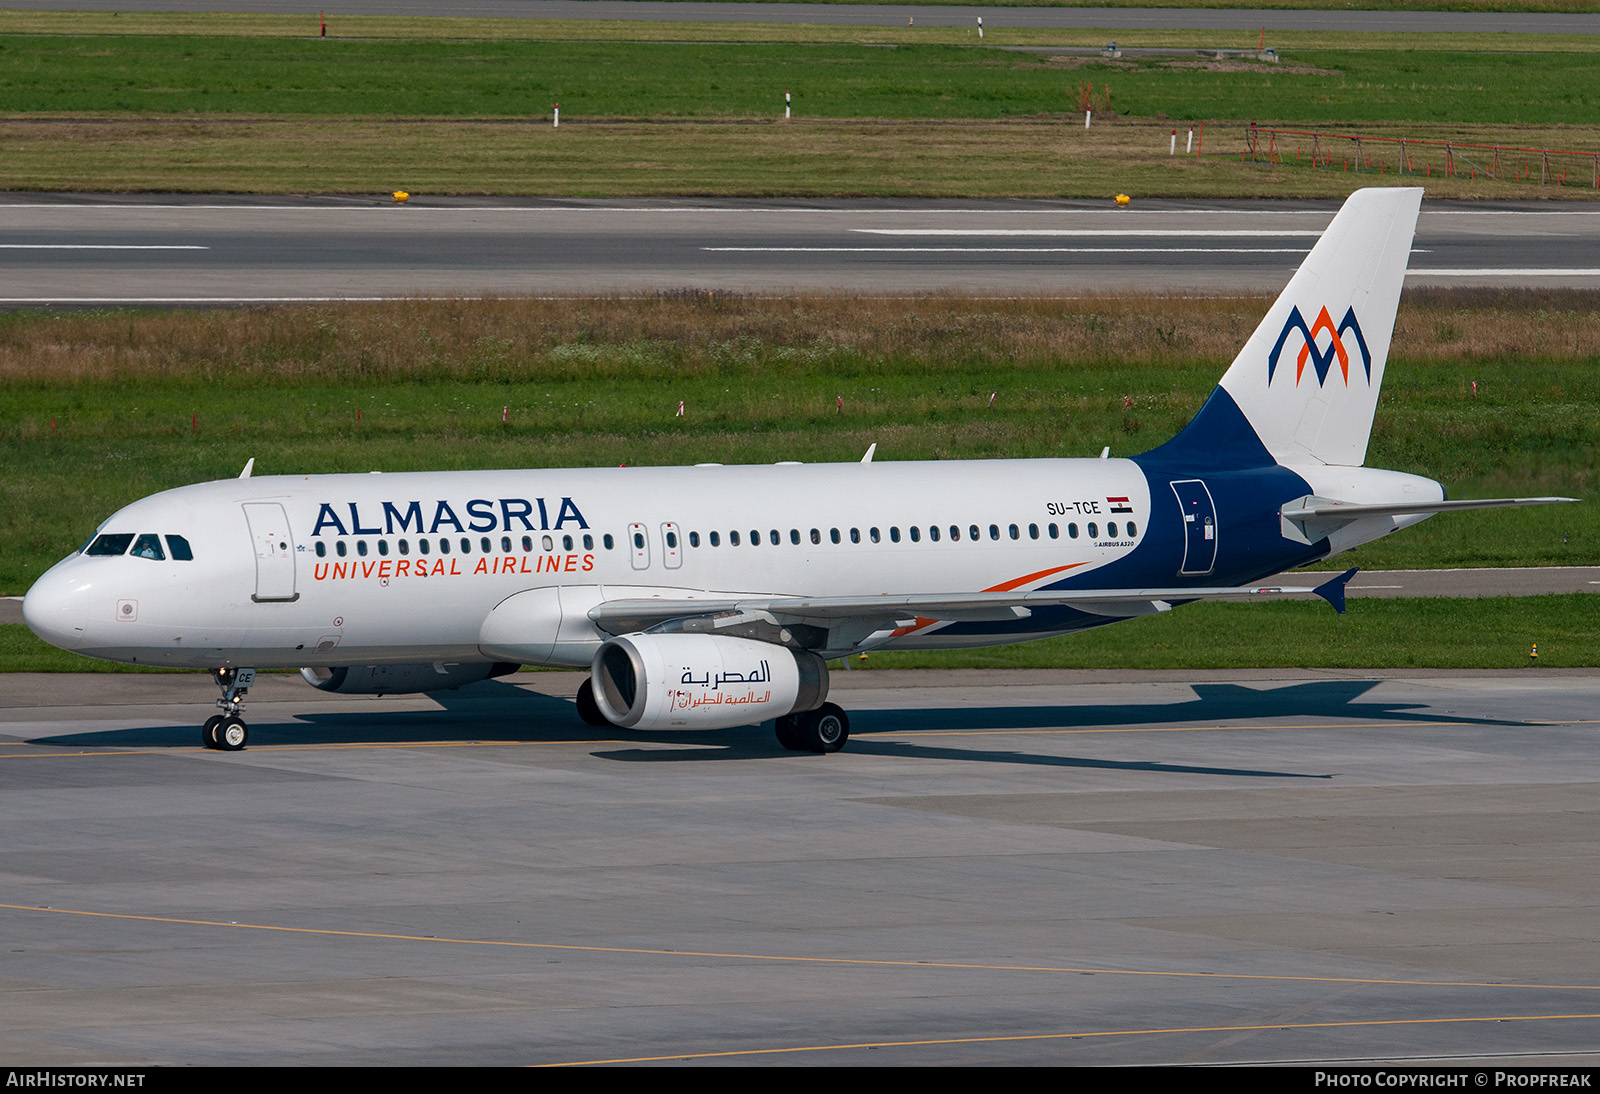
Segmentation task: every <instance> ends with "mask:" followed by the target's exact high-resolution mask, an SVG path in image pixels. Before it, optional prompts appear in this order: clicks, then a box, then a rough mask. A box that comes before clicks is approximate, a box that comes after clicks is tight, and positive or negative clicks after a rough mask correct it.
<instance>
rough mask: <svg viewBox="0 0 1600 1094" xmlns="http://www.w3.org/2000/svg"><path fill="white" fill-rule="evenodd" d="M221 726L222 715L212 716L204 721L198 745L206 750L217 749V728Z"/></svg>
mask: <svg viewBox="0 0 1600 1094" xmlns="http://www.w3.org/2000/svg"><path fill="white" fill-rule="evenodd" d="M221 724H222V715H220V714H213V715H212V716H211V717H209V718H207V719H206V724H205V725H203V726H201V727H200V743H201V744H202V745H204V746H205V747H206V748H217V747H218V745H217V727H218V726H220V725H221Z"/></svg>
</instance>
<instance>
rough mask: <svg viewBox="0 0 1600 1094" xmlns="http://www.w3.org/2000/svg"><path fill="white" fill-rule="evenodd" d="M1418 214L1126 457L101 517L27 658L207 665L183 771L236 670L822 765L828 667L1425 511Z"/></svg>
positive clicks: (1340, 234) (295, 499)
mask: <svg viewBox="0 0 1600 1094" xmlns="http://www.w3.org/2000/svg"><path fill="white" fill-rule="evenodd" d="M1421 199H1422V191H1421V190H1418V189H1370V190H1361V191H1358V192H1357V193H1355V194H1353V195H1352V196H1351V197H1350V198H1349V200H1348V201H1346V202H1345V204H1344V207H1343V208H1342V209H1341V210H1340V212H1339V214H1338V215H1337V216H1336V217H1335V218H1334V220H1333V223H1332V224H1331V225H1329V227H1328V230H1327V231H1326V232H1325V233H1324V234H1323V236H1322V238H1321V239H1320V240H1319V241H1318V243H1317V244H1316V246H1315V247H1314V248H1313V249H1312V251H1311V253H1310V254H1309V255H1308V256H1307V257H1306V260H1305V262H1304V264H1303V265H1302V266H1301V267H1300V269H1299V271H1298V272H1297V273H1296V274H1295V275H1294V277H1293V278H1292V279H1291V280H1290V282H1289V284H1288V287H1287V288H1286V289H1285V290H1284V291H1283V294H1282V295H1281V296H1279V298H1278V299H1277V301H1276V302H1275V303H1274V304H1273V306H1272V308H1271V310H1269V311H1268V312H1267V315H1266V318H1264V319H1263V320H1262V321H1261V325H1260V326H1259V327H1257V328H1256V331H1255V333H1254V334H1253V335H1252V336H1251V337H1250V340H1249V341H1248V342H1247V343H1246V344H1245V347H1244V349H1243V351H1241V352H1240V354H1239V356H1238V358H1237V359H1236V360H1235V361H1234V362H1233V365H1232V367H1230V368H1229V369H1228V371H1227V373H1226V374H1225V375H1224V376H1223V378H1222V382H1221V383H1220V384H1219V385H1218V387H1217V388H1216V389H1215V390H1214V391H1213V392H1212V394H1211V396H1210V398H1209V399H1208V400H1207V401H1206V403H1205V405H1204V406H1203V407H1202V408H1201V409H1200V412H1199V413H1198V414H1197V415H1196V416H1195V417H1194V419H1193V420H1192V421H1191V422H1190V423H1189V424H1188V426H1186V427H1185V428H1184V429H1183V430H1182V431H1181V432H1180V433H1179V434H1178V435H1177V436H1176V437H1174V438H1172V439H1171V440H1170V441H1168V442H1167V443H1165V444H1163V445H1161V446H1160V447H1158V448H1156V449H1154V450H1152V451H1150V452H1146V453H1145V454H1143V455H1141V456H1135V457H1133V458H1132V459H1108V458H1101V459H1042V460H981V461H980V460H972V461H958V462H936V463H914V462H906V463H873V462H872V461H871V455H872V453H871V451H870V450H869V452H868V454H867V458H866V459H863V460H862V461H861V462H859V463H847V464H819V465H799V464H779V465H776V466H771V467H767V466H760V467H723V466H699V467H674V468H637V467H629V468H606V469H592V470H548V471H547V470H531V471H462V472H436V473H408V474H376V473H375V474H370V475H313V476H287V475H285V476H261V477H252V476H251V474H250V470H251V469H250V467H249V466H247V467H246V469H245V473H244V474H243V475H241V476H240V477H239V478H236V479H228V480H224V481H221V482H209V483H201V484H198V485H195V486H186V487H182V488H180V489H176V490H168V491H165V492H163V493H160V494H156V495H154V496H152V497H149V498H145V499H143V500H142V501H137V502H134V503H133V504H132V505H129V506H127V507H126V508H124V509H121V510H119V511H118V512H116V513H115V514H113V515H112V516H111V518H110V519H109V520H107V521H106V522H105V523H104V524H102V525H101V526H100V527H99V528H98V529H96V531H95V533H94V534H93V535H91V536H90V537H89V539H88V541H87V542H86V543H85V544H84V545H83V547H82V548H81V549H80V550H78V551H77V552H76V553H74V554H73V555H71V556H70V557H68V558H66V559H64V560H62V561H61V562H60V563H58V564H57V565H55V566H54V567H53V568H51V569H50V571H49V572H47V573H46V574H45V575H44V576H42V577H41V578H40V579H39V580H38V582H37V583H36V584H35V585H34V586H33V588H32V589H30V590H29V592H28V595H27V597H26V599H25V600H24V602H23V615H24V618H25V619H26V621H27V623H28V626H29V627H31V628H32V629H33V631H34V633H36V634H38V635H39V636H40V637H41V638H43V639H44V640H45V641H47V642H50V643H52V644H54V645H56V646H60V647H61V648H63V649H67V650H74V651H77V652H79V653H83V654H87V655H89V656H91V657H101V658H107V659H109V660H114V661H125V662H134V663H138V664H141V665H170V666H183V667H190V668H207V669H210V670H212V675H213V677H214V679H215V681H216V683H217V684H218V686H219V687H221V689H222V697H221V698H220V699H218V700H217V706H218V707H219V708H220V713H218V714H216V715H213V716H212V717H211V718H210V719H209V720H207V721H206V723H205V726H204V728H203V730H202V733H201V739H202V743H204V744H205V745H206V746H208V747H212V748H219V749H224V750H230V751H231V750H236V749H240V748H243V747H244V746H245V743H246V740H247V738H248V729H247V727H246V725H245V722H244V721H243V719H242V718H241V717H240V711H241V710H242V707H243V699H244V696H245V693H246V691H247V689H248V688H249V686H250V684H251V683H252V681H253V679H254V676H255V672H256V670H258V669H264V668H300V669H301V671H302V674H303V675H304V676H305V679H306V680H307V681H309V682H310V683H311V684H312V685H313V686H315V687H318V688H321V689H323V690H325V691H335V692H357V693H396V692H427V691H434V690H439V689H447V688H456V687H460V686H461V685H463V684H467V683H471V682H473V681H477V680H483V679H487V678H489V677H494V676H500V675H503V674H505V673H508V672H511V671H513V670H514V669H516V668H517V667H518V666H519V665H558V666H567V667H574V668H587V669H588V670H589V677H588V679H587V680H586V681H585V682H584V684H583V686H582V688H581V689H580V691H579V693H578V696H577V710H578V713H579V715H580V716H581V717H582V718H583V719H584V720H585V721H586V722H588V723H590V724H591V725H597V726H600V725H606V724H610V725H613V726H617V727H621V728H631V729H641V730H664V729H678V728H682V729H710V728H719V727H729V726H739V725H752V724H756V723H759V722H762V721H765V720H767V719H774V720H775V723H776V731H777V737H778V740H779V742H780V743H781V744H783V745H784V746H785V747H788V748H791V749H796V750H808V751H813V752H833V751H836V750H838V749H839V748H841V747H843V745H844V743H845V741H846V739H847V738H848V736H849V719H848V717H847V715H846V714H845V712H844V711H843V710H841V709H840V708H839V707H838V706H836V705H834V704H832V703H829V702H827V694H828V669H827V661H828V660H829V659H833V658H839V657H845V656H848V655H850V654H854V653H858V652H861V651H865V650H873V649H880V648H897V649H932V648H948V647H963V646H984V645H994V644H1000V643H1007V642H1017V641H1022V640H1025V639H1033V638H1044V637H1047V636H1050V635H1057V634H1063V633H1067V632H1070V631H1077V630H1083V629H1086V628H1089V627H1097V626H1101V625H1103V624H1106V623H1111V622H1115V621H1116V620H1119V619H1127V618H1130V617H1133V616H1139V615H1147V614H1150V613H1154V612H1163V611H1167V610H1169V609H1170V608H1171V607H1172V606H1173V605H1174V604H1178V603H1182V602H1186V601H1191V600H1201V599H1253V598H1260V597H1270V596H1279V595H1283V594H1287V593H1306V592H1315V593H1317V594H1319V595H1321V596H1322V597H1324V598H1325V599H1327V600H1328V601H1329V602H1330V603H1332V604H1333V605H1334V607H1335V608H1336V609H1338V610H1340V611H1342V610H1343V608H1344V585H1345V583H1346V582H1347V581H1348V580H1349V578H1350V575H1351V574H1353V573H1354V572H1355V571H1354V570H1351V571H1348V572H1346V573H1345V574H1342V575H1340V576H1339V577H1336V578H1334V579H1333V580H1331V581H1329V582H1327V583H1326V584H1324V585H1321V586H1318V587H1317V588H1315V589H1301V588H1288V587H1283V586H1261V585H1250V584H1249V583H1250V582H1258V581H1261V580H1262V579H1263V578H1265V577H1268V576H1270V575H1272V574H1276V573H1279V572H1280V571H1282V570H1285V569H1289V568H1291V567H1295V566H1301V565H1304V564H1306V563H1310V562H1314V561H1316V560H1319V559H1323V558H1327V557H1329V556H1330V555H1336V554H1338V553H1340V552H1341V551H1346V550H1349V549H1350V548H1351V547H1354V546H1356V545H1358V544H1361V543H1366V542H1368V541H1370V540H1374V539H1377V538H1378V537H1380V536H1384V535H1387V534H1388V533H1390V532H1393V531H1395V530H1396V529H1399V528H1404V527H1406V526H1408V525H1411V524H1415V523H1417V522H1418V521H1420V520H1423V519H1425V518H1426V517H1428V516H1430V515H1431V514H1434V513H1438V512H1442V511H1446V510H1451V509H1472V508H1484V507H1489V506H1501V505H1522V504H1535V503H1540V502H1551V501H1564V500H1569V499H1561V498H1498V499H1488V500H1477V501H1446V500H1445V497H1444V490H1443V488H1442V487H1441V486H1440V485H1439V484H1438V483H1436V482H1433V481H1432V480H1430V479H1426V478H1422V477H1420V476H1417V475H1409V474H1405V473H1402V472H1398V471H1382V470H1376V469H1369V468H1366V467H1363V466H1362V464H1363V461H1364V459H1365V457H1366V449H1367V439H1368V436H1369V434H1370V432H1371V429H1372V416H1373V411H1374V408H1375V406H1376V404H1377V398H1378V389H1379V385H1380V384H1381V383H1382V381H1383V369H1384V362H1385V360H1386V359H1387V357H1388V352H1389V341H1390V337H1391V335H1392V333H1393V328H1394V318H1395V310H1396V308H1397V306H1398V304H1399V298H1400V286H1401V281H1402V280H1403V278H1404V276H1405V269H1406V262H1407V259H1408V256H1409V254H1410V249H1411V239H1412V234H1413V232H1414V230H1415V227H1416V220H1417V212H1418V209H1419V207H1420V204H1421Z"/></svg>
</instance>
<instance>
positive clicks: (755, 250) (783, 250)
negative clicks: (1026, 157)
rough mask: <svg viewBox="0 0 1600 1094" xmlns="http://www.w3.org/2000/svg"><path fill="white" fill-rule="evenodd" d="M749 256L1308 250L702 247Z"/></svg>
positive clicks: (1272, 251)
mask: <svg viewBox="0 0 1600 1094" xmlns="http://www.w3.org/2000/svg"><path fill="white" fill-rule="evenodd" d="M700 249H701V250H702V251H740V252H745V253H752V254H971V255H982V254H1025V255H1051V254H1085V255H1129V254H1152V255H1158V254H1159V255H1170V254H1203V255H1303V254H1305V253H1306V252H1307V251H1308V250H1310V248H1308V247H701V248H700Z"/></svg>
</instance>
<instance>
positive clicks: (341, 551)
mask: <svg viewBox="0 0 1600 1094" xmlns="http://www.w3.org/2000/svg"><path fill="white" fill-rule="evenodd" d="M333 553H334V554H336V555H338V556H339V557H340V558H343V557H344V556H345V555H347V554H349V553H350V548H348V547H346V546H345V543H344V540H342V539H340V540H335V541H334V543H333Z"/></svg>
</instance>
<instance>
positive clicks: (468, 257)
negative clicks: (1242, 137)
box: [0, 194, 1600, 307]
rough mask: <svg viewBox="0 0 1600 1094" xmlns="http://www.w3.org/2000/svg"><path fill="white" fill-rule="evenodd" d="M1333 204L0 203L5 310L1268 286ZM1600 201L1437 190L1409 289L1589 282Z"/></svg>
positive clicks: (97, 198) (1298, 254)
mask: <svg viewBox="0 0 1600 1094" xmlns="http://www.w3.org/2000/svg"><path fill="white" fill-rule="evenodd" d="M1338 204H1339V203H1337V202H1332V201H1277V202H1270V201H1136V202H1135V203H1134V205H1133V206H1132V207H1130V208H1127V209H1117V208H1115V207H1114V206H1112V205H1111V203H1110V202H1087V201H1047V202H1023V201H1004V202H1000V201H984V202H951V201H922V202H917V201H803V202H796V201H758V200H742V201H741V200H727V201H687V200H657V201H648V200H627V201H579V200H546V199H527V200H521V201H518V200H514V199H505V198H484V199H470V198H419V199H417V200H415V201H413V202H412V203H411V204H408V205H404V206H396V205H394V204H392V203H385V202H384V201H382V200H380V199H378V198H377V197H364V198H347V199H337V198H317V199H302V198H293V197H284V198H223V197H186V198H174V197H170V196H168V197H160V196H125V197H108V196H104V195H44V196H39V195H18V194H12V195H3V196H0V306H3V307H27V306H49V305H61V306H74V305H76V306H83V305H103V304H115V303H146V304H171V305H179V304H231V303H241V302H294V301H319V300H363V299H384V298H403V297H408V296H463V295H464V296H477V295H483V294H498V295H516V294H543V295H569V294H580V293H603V292H660V291H676V290H683V289H704V290H713V291H740V292H770V293H781V292H793V291H874V292H891V293H892V292H927V291H937V290H956V291H962V292H972V293H980V294H981V293H1026V292H1039V293H1074V292H1085V293H1086V292H1095V291H1118V290H1128V289H1142V290H1149V291H1160V292H1168V291H1170V292H1206V293H1215V292H1230V291H1249V292H1275V291H1277V290H1278V289H1280V288H1282V286H1283V284H1284V283H1285V282H1286V281H1287V280H1288V277H1289V275H1290V274H1291V273H1292V272H1293V271H1294V269H1295V268H1296V267H1297V266H1298V265H1299V263H1300V261H1301V259H1302V258H1303V257H1304V255H1305V253H1306V252H1307V251H1308V250H1309V249H1310V247H1311V245H1312V244H1313V243H1314V242H1315V241H1316V238H1317V236H1318V235H1319V234H1320V233H1321V232H1322V230H1323V229H1324V228H1325V227H1326V226H1327V224H1328V222H1329V221H1330V220H1331V219H1332V217H1333V214H1334V212H1335V211H1336V210H1337V206H1338ZM1597 253H1600V209H1586V208H1574V207H1572V206H1570V205H1558V206H1552V205H1550V204H1549V203H1533V202H1529V203H1503V202H1501V203H1462V202H1450V203H1429V204H1426V205H1425V206H1424V208H1423V213H1422V216H1421V219H1420V222H1419V224H1418V229H1417V237H1416V243H1415V250H1414V253H1413V255H1412V263H1411V271H1410V274H1409V275H1408V277H1407V282H1406V283H1407V284H1408V285H1410V286H1419V285H1421V286H1426V285H1498V286H1510V285H1516V286H1520V285H1535V286H1541V287H1566V286H1589V287H1593V286H1596V285H1600V261H1597V260H1596V257H1595V256H1596V254H1597Z"/></svg>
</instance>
